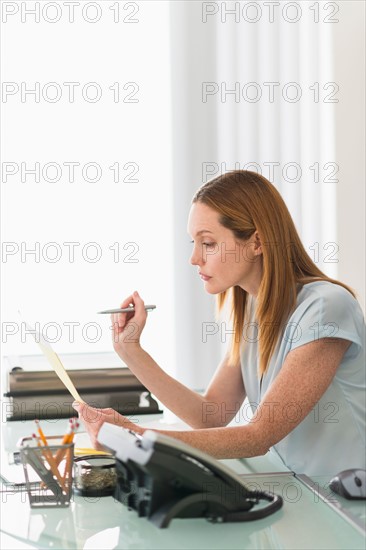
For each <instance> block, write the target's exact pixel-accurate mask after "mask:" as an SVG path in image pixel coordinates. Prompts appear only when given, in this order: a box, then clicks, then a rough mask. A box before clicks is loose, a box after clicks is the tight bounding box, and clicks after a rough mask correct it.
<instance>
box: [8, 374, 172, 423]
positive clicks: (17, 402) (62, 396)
mask: <svg viewBox="0 0 366 550" xmlns="http://www.w3.org/2000/svg"><path fill="white" fill-rule="evenodd" d="M68 374H69V376H70V378H71V380H72V381H73V383H74V385H75V387H76V388H77V390H78V392H79V394H80V396H81V397H82V398H83V399H84V400H85V401H86V402H87V403H88V404H89V405H91V406H92V407H96V408H102V409H103V408H108V407H110V408H112V409H114V410H116V411H117V412H119V413H121V414H124V415H131V414H138V415H140V414H157V413H161V412H162V411H161V410H159V406H158V403H157V402H156V401H155V399H154V398H153V397H152V396H151V394H150V392H149V391H148V390H147V388H146V387H145V386H144V385H143V384H141V382H140V381H139V380H138V378H136V376H135V375H134V374H132V372H131V371H130V370H129V369H127V368H121V369H113V368H106V369H78V370H76V369H75V370H68ZM4 397H5V398H6V400H4V402H5V403H6V406H5V410H6V416H7V418H6V419H7V420H34V419H35V418H39V419H46V418H48V419H57V418H70V417H71V416H77V412H76V411H75V409H73V408H72V402H73V401H74V399H73V398H72V396H71V395H70V393H69V392H68V390H67V389H66V388H65V386H64V385H63V383H62V382H61V380H60V379H59V377H58V376H57V374H56V373H55V372H54V371H27V370H23V369H22V368H20V367H15V368H13V369H12V370H11V371H10V372H9V373H8V374H7V391H6V392H5V393H4Z"/></svg>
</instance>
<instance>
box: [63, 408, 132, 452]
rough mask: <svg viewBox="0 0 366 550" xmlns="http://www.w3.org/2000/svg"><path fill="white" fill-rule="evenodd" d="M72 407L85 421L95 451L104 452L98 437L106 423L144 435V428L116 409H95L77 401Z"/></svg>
mask: <svg viewBox="0 0 366 550" xmlns="http://www.w3.org/2000/svg"><path fill="white" fill-rule="evenodd" d="M72 406H73V407H74V409H75V410H76V411H77V412H78V413H79V418H80V419H81V420H82V421H83V423H84V426H85V428H86V431H87V432H88V434H89V437H90V440H91V443H92V445H93V447H94V448H95V449H100V450H103V447H102V446H101V445H100V444H99V443H98V440H97V437H98V433H99V430H100V428H101V427H102V425H103V424H104V422H109V423H110V424H116V425H117V426H121V427H122V428H126V429H128V430H133V431H134V432H136V433H143V429H142V428H140V427H139V426H137V425H136V424H134V423H133V422H131V421H130V420H129V419H128V418H126V417H125V416H123V415H122V414H119V413H118V412H117V411H115V410H114V409H95V408H94V407H89V405H86V404H85V403H79V402H78V401H75V402H74V403H73V404H72Z"/></svg>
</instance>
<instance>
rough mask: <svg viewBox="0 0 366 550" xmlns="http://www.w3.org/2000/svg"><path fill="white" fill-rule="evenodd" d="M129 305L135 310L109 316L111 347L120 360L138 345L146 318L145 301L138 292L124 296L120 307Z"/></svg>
mask: <svg viewBox="0 0 366 550" xmlns="http://www.w3.org/2000/svg"><path fill="white" fill-rule="evenodd" d="M130 305H133V306H134V307H135V311H131V312H128V313H113V315H112V316H111V320H112V335H113V336H112V338H113V347H114V349H115V351H116V352H117V353H118V355H119V356H120V357H121V359H122V360H123V359H124V358H127V357H128V355H129V354H131V353H133V351H134V349H136V347H140V337H141V333H142V331H143V329H144V326H145V324H146V319H147V312H146V310H145V303H144V301H143V300H142V299H141V298H140V295H139V294H138V292H134V293H133V294H132V295H131V296H129V297H128V298H126V299H125V300H124V301H123V302H122V304H121V309H122V308H125V307H129V306H130Z"/></svg>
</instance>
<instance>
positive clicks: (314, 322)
mask: <svg viewBox="0 0 366 550" xmlns="http://www.w3.org/2000/svg"><path fill="white" fill-rule="evenodd" d="M284 338H285V339H287V340H288V342H289V343H290V350H293V349H296V348H298V347H300V346H302V345H304V344H307V343H309V342H314V341H316V340H319V339H320V338H343V339H345V340H349V341H350V342H352V343H354V344H355V346H352V348H353V353H352V355H354V354H355V355H357V354H358V352H359V351H360V349H361V348H362V346H364V318H363V313H362V310H361V307H360V305H359V303H358V302H357V300H356V299H355V298H354V297H353V296H352V294H351V293H350V292H348V290H346V289H345V288H343V287H341V286H340V285H336V284H333V283H328V284H324V285H321V286H319V287H318V288H317V289H316V290H315V289H314V290H313V291H312V292H309V293H308V295H307V296H306V297H305V299H304V300H303V301H302V302H301V304H300V305H299V306H298V307H297V308H296V310H295V311H294V313H293V314H292V315H291V317H290V319H289V321H288V323H287V325H286V327H285V333H284Z"/></svg>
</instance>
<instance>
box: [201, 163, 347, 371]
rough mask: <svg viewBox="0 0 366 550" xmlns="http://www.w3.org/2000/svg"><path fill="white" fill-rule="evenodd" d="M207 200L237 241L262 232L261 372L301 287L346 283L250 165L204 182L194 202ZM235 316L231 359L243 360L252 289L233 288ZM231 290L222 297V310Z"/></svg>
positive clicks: (219, 302) (258, 315)
mask: <svg viewBox="0 0 366 550" xmlns="http://www.w3.org/2000/svg"><path fill="white" fill-rule="evenodd" d="M198 201H199V202H202V203H204V204H206V205H207V206H209V207H211V208H212V209H213V210H215V211H216V212H218V213H219V215H220V223H221V224H222V225H223V226H224V227H226V228H228V229H231V230H232V232H233V233H234V236H235V237H236V238H237V239H238V240H240V241H241V240H242V241H246V240H247V239H249V238H250V237H251V236H252V235H253V233H254V232H255V231H258V234H259V237H260V239H261V242H262V262H263V277H262V280H261V284H260V288H259V291H258V295H257V308H256V322H257V325H258V330H259V333H258V337H259V356H260V360H259V375H262V374H263V373H264V372H265V371H266V369H267V366H268V364H269V360H270V358H271V356H272V354H273V352H274V350H275V347H276V344H277V342H278V340H279V338H280V336H281V333H282V331H283V329H284V327H285V324H286V321H287V319H288V317H289V315H290V314H291V312H292V311H293V310H294V308H295V306H296V298H297V291H298V286H299V285H303V284H306V283H309V282H314V281H315V280H321V281H329V282H331V283H334V284H337V285H340V286H343V287H344V288H345V289H347V290H348V291H349V292H350V293H351V294H352V295H353V296H354V297H355V293H354V291H353V290H352V289H351V288H349V287H348V286H347V285H345V284H343V283H341V282H339V281H337V280H334V279H331V278H329V277H327V276H326V275H325V274H324V273H323V272H322V271H320V269H319V268H318V267H317V266H316V265H315V263H314V262H313V261H312V260H311V258H310V256H309V255H308V254H307V252H306V250H305V248H304V246H303V244H302V242H301V240H300V237H299V235H298V233H297V230H296V227H295V224H294V222H293V220H292V218H291V215H290V213H289V211H288V209H287V206H286V204H285V202H284V200H283V199H282V197H281V195H280V193H279V192H278V191H277V189H276V188H275V186H274V185H273V184H272V183H270V182H269V181H268V180H267V179H266V178H264V177H263V176H261V175H259V174H257V173H256V172H250V171H248V170H234V171H231V172H228V173H226V174H223V175H220V176H218V177H216V178H214V179H212V180H211V181H209V182H207V183H205V184H204V185H202V186H201V187H200V188H199V189H198V191H197V192H196V193H195V195H194V197H193V199H192V203H195V202H198ZM230 290H231V319H232V322H233V330H234V336H233V339H232V344H231V349H230V360H231V361H232V362H233V363H237V362H238V361H239V360H240V344H241V341H242V339H241V335H242V333H243V328H244V322H245V319H246V309H247V302H248V293H247V292H246V291H245V290H243V289H242V288H241V287H239V286H235V287H232V288H231V289H230ZM228 294H229V290H226V291H225V292H222V293H220V294H219V295H218V296H217V311H218V313H219V312H220V311H221V309H222V307H223V305H224V303H225V301H226V299H227V297H228Z"/></svg>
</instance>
